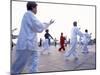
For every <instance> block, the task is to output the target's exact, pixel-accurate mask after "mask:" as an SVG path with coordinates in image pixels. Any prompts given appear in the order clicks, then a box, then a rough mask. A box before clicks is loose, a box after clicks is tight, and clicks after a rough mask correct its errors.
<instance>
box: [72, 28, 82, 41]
mask: <svg viewBox="0 0 100 75" xmlns="http://www.w3.org/2000/svg"><path fill="white" fill-rule="evenodd" d="M77 35H79V36H82V35H83V34H82V33H81V31H80V30H79V28H78V27H73V28H72V30H71V43H74V42H77Z"/></svg>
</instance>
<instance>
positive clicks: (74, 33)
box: [64, 21, 82, 59]
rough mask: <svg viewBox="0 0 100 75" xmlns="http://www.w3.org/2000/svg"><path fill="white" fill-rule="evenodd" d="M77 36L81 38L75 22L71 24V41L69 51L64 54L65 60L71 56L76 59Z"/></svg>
mask: <svg viewBox="0 0 100 75" xmlns="http://www.w3.org/2000/svg"><path fill="white" fill-rule="evenodd" d="M77 35H79V36H82V33H81V32H80V30H79V28H78V27H77V22H76V21H75V22H73V28H72V30H71V39H70V49H69V50H68V52H67V51H66V53H65V54H64V55H65V57H66V58H68V57H70V56H73V57H74V58H75V59H78V58H77V52H76V47H77Z"/></svg>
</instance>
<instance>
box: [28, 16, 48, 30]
mask: <svg viewBox="0 0 100 75" xmlns="http://www.w3.org/2000/svg"><path fill="white" fill-rule="evenodd" d="M27 21H28V23H29V25H30V27H31V28H32V30H33V31H34V32H42V31H43V30H44V29H46V28H48V27H49V24H47V23H45V24H43V23H41V22H40V21H39V20H38V19H37V18H36V17H35V16H34V15H29V18H28V19H27Z"/></svg>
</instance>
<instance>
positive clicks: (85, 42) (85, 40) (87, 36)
mask: <svg viewBox="0 0 100 75" xmlns="http://www.w3.org/2000/svg"><path fill="white" fill-rule="evenodd" d="M90 39H91V33H90V34H88V30H87V29H85V33H84V35H83V38H82V43H83V51H82V53H85V54H86V53H88V52H89V51H88V47H87V46H88V43H89V41H90Z"/></svg>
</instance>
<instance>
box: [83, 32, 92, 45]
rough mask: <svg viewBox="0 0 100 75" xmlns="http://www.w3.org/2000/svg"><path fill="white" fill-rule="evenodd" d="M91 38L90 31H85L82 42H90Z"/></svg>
mask: <svg viewBox="0 0 100 75" xmlns="http://www.w3.org/2000/svg"><path fill="white" fill-rule="evenodd" d="M90 39H91V35H90V34H88V33H84V35H83V37H82V43H84V44H88V43H89V41H90Z"/></svg>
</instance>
